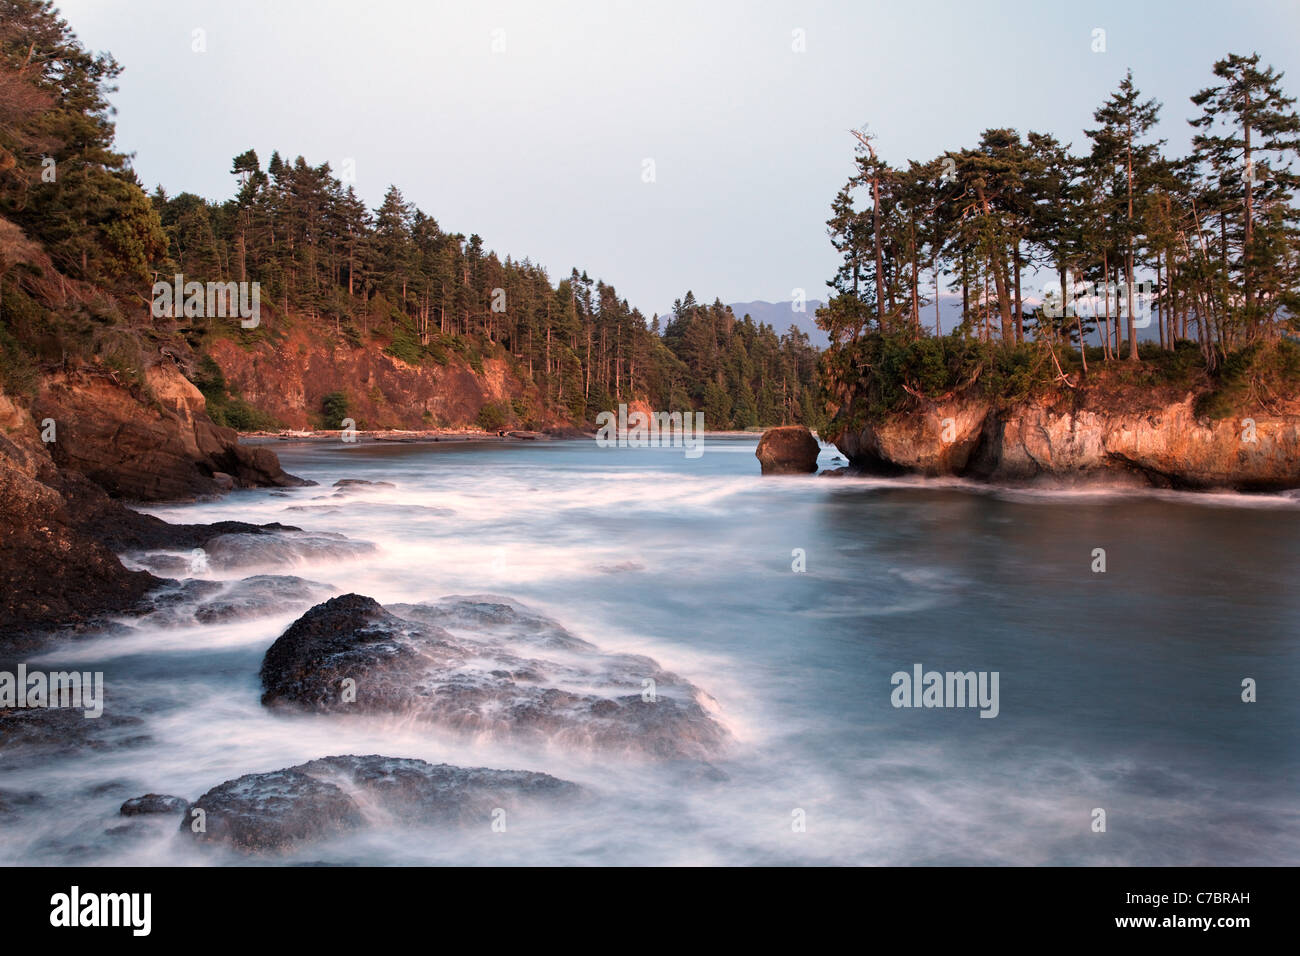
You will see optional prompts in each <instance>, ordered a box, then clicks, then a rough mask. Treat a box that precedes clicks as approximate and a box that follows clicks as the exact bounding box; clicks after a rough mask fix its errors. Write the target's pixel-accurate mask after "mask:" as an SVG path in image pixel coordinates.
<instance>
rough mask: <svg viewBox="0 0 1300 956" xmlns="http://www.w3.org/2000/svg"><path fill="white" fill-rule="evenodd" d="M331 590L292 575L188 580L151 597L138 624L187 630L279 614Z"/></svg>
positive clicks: (321, 596)
mask: <svg viewBox="0 0 1300 956" xmlns="http://www.w3.org/2000/svg"><path fill="white" fill-rule="evenodd" d="M333 591H334V588H333V587H331V586H330V585H328V584H322V583H320V582H318V581H308V580H306V579H305V578H299V577H294V576H292V575H275V574H258V575H254V576H253V577H249V578H243V579H242V580H239V581H206V580H202V579H198V578H190V579H187V580H185V581H182V582H179V583H175V584H168V585H165V586H163V587H162V588H159V589H158V590H157V591H155V592H154V593H152V594H150V595H149V596H148V597H147V598H146V599H145V603H146V604H147V605H149V606H151V607H152V608H153V610H152V611H150V612H149V613H148V614H146V615H144V616H143V617H141V618H140V620H139V623H141V624H149V625H153V626H158V627H189V626H193V625H195V624H221V623H224V622H227V621H236V620H243V619H246V618H253V617H261V616H264V615H268V614H282V613H284V612H285V611H287V610H290V609H292V608H293V607H294V605H298V606H299V607H303V606H306V605H310V604H314V603H315V602H317V601H319V600H321V599H322V598H324V597H326V596H327V595H329V594H330V593H332V592H333Z"/></svg>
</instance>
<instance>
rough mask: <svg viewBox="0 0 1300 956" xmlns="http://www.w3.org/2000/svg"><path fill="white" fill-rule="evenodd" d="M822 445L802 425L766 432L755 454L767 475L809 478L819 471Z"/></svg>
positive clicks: (779, 427)
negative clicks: (807, 476) (805, 476)
mask: <svg viewBox="0 0 1300 956" xmlns="http://www.w3.org/2000/svg"><path fill="white" fill-rule="evenodd" d="M820 452H821V445H819V444H818V443H817V439H816V438H814V437H813V435H812V432H810V431H809V430H808V429H807V427H805V426H803V425H780V426H778V427H776V428H769V429H768V430H767V431H765V432H763V437H762V438H760V439H759V440H758V448H756V449H755V450H754V455H755V456H756V457H757V458H758V463H759V465H760V466H761V468H762V471H763V474H765V475H806V474H809V473H811V472H814V471H816V470H817V455H818V454H819V453H820Z"/></svg>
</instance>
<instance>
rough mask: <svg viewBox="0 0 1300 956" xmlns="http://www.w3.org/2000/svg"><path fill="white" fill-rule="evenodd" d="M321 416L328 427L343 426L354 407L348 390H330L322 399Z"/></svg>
mask: <svg viewBox="0 0 1300 956" xmlns="http://www.w3.org/2000/svg"><path fill="white" fill-rule="evenodd" d="M320 404H321V416H322V421H323V422H324V424H325V427H326V428H342V427H343V419H345V418H347V417H348V411H349V410H350V409H351V407H352V402H351V399H349V398H348V395H347V393H346V392H330V393H329V394H328V395H326V396H325V397H324V398H322V399H321V403H320Z"/></svg>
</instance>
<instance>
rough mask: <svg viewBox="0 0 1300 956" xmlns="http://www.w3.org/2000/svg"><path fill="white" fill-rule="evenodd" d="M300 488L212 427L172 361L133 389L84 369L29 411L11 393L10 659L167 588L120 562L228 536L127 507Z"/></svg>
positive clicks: (3, 445)
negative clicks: (133, 553)
mask: <svg viewBox="0 0 1300 956" xmlns="http://www.w3.org/2000/svg"><path fill="white" fill-rule="evenodd" d="M301 483H302V482H301V480H300V479H298V478H294V477H293V476H292V475H287V474H285V472H284V471H283V470H282V469H281V468H280V463H279V460H278V459H277V458H276V456H275V453H274V452H272V451H270V450H269V449H262V448H247V447H244V446H241V445H240V444H239V443H238V436H236V434H235V433H234V432H233V431H231V430H230V429H228V428H218V427H217V426H216V425H214V424H213V423H212V422H211V421H210V420H209V419H208V417H207V415H206V414H205V412H204V401H203V396H202V395H201V394H200V393H199V392H198V390H197V389H196V388H195V387H194V386H193V385H192V384H190V382H189V381H188V380H187V379H186V378H185V377H184V375H182V374H181V372H180V370H179V368H178V367H177V366H176V365H175V363H174V362H173V361H172V359H170V358H169V357H168V356H167V355H165V354H162V353H159V354H158V355H157V356H156V357H155V358H154V364H152V365H151V366H150V367H148V368H147V369H145V370H144V371H143V372H142V373H141V381H138V382H134V383H127V382H123V381H122V380H120V379H119V377H118V376H117V375H116V374H115V373H112V372H109V371H108V370H106V369H104V368H102V367H81V368H75V369H69V370H66V371H59V372H52V373H50V374H48V375H45V376H43V377H42V378H41V380H40V382H39V384H38V387H37V388H36V391H35V395H34V396H27V397H24V398H23V399H22V400H15V399H14V398H12V397H11V396H9V395H6V394H4V393H3V392H0V573H2V574H3V576H4V582H5V587H4V595H3V601H2V602H0V651H3V650H4V649H5V648H6V647H8V646H16V644H15V642H23V641H26V640H27V639H28V638H34V636H35V635H37V634H39V633H49V632H50V631H52V630H54V629H61V628H74V629H75V628H77V627H80V626H83V625H90V624H95V623H97V622H98V621H100V620H101V619H102V618H103V617H104V616H105V615H111V614H117V613H122V612H125V611H128V610H131V609H133V608H137V607H139V605H140V602H141V600H142V599H143V598H144V596H145V595H146V594H147V593H148V592H149V591H151V590H152V589H154V588H156V587H157V586H158V585H160V584H161V583H162V582H161V581H160V580H159V579H158V578H156V577H154V576H153V575H151V574H149V573H147V572H144V571H128V570H127V569H126V568H124V567H123V566H122V563H121V562H120V561H119V560H118V558H117V556H116V554H115V551H117V550H121V549H124V548H128V547H132V546H135V547H140V546H153V547H182V548H194V547H199V546H201V545H202V544H203V543H204V542H205V541H207V540H208V539H209V538H211V537H213V536H215V535H217V534H219V533H221V532H222V531H229V530H231V529H230V528H222V527H220V526H203V525H171V524H168V523H167V522H165V521H161V520H159V519H157V518H154V517H151V516H149V515H143V514H140V513H139V512H136V511H133V510H131V509H130V508H127V507H126V506H125V505H124V504H122V503H121V501H119V500H118V499H122V498H126V499H135V500H161V499H169V498H189V497H195V496H198V495H205V494H216V493H220V492H221V491H224V490H228V489H230V488H233V487H237V486H255V485H290V484H301ZM236 530H240V531H251V532H257V531H259V530H261V529H259V528H257V527H255V526H252V525H248V526H243V525H241V526H240V527H239V528H238V529H236Z"/></svg>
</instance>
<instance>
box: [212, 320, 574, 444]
mask: <svg viewBox="0 0 1300 956" xmlns="http://www.w3.org/2000/svg"><path fill="white" fill-rule="evenodd" d="M207 353H208V355H209V356H210V357H211V358H212V359H213V361H215V362H216V364H217V366H218V367H219V368H220V370H221V373H222V375H223V376H224V378H225V380H226V382H227V383H228V384H229V386H230V388H231V391H232V392H234V393H236V394H238V395H239V396H240V397H241V398H242V399H243V400H245V401H247V402H248V404H249V405H251V406H253V407H254V408H256V409H257V410H258V411H260V412H263V413H266V414H267V415H270V416H271V417H272V418H274V419H275V420H276V421H278V422H279V423H280V424H282V425H285V426H288V427H290V428H310V427H317V426H320V425H325V426H326V427H333V428H337V427H339V426H338V423H337V422H323V421H321V412H322V402H323V399H324V398H325V396H327V395H332V394H334V395H343V396H345V397H346V401H347V416H348V417H350V418H352V419H353V420H354V421H355V422H356V423H357V426H358V427H359V428H373V429H383V428H406V429H411V428H415V429H418V428H429V427H441V426H464V425H474V424H475V423H476V422H478V421H479V414H480V412H481V411H482V410H483V408H484V406H485V405H489V404H492V405H495V406H496V407H497V408H498V409H499V410H500V411H501V413H502V416H503V418H504V420H505V421H506V422H514V423H515V424H518V425H528V426H530V427H540V426H543V425H546V424H560V423H563V421H562V420H561V419H557V418H556V417H555V416H554V414H548V413H547V412H545V411H544V410H543V404H544V403H543V400H542V396H541V394H540V392H539V391H538V389H537V387H536V386H535V385H533V384H532V383H531V382H526V381H524V380H523V379H522V378H521V377H520V375H519V374H518V373H517V372H516V371H515V370H514V369H512V368H511V365H510V363H509V362H508V361H506V360H505V359H504V358H501V357H494V356H478V357H467V356H464V355H461V354H459V353H456V352H450V353H449V354H447V355H445V356H444V358H445V364H439V363H436V362H432V361H426V362H424V363H422V364H409V363H407V362H405V361H403V360H402V359H400V358H398V357H397V356H395V355H391V354H389V353H388V352H386V351H385V350H384V349H382V348H381V347H379V346H378V345H375V344H371V345H370V346H367V347H364V348H362V347H357V346H353V345H350V344H348V343H346V342H343V341H338V340H331V339H330V338H328V337H326V336H323V335H321V334H319V333H317V332H313V331H312V330H310V329H309V328H308V327H306V326H290V327H288V328H287V329H286V330H285V336H284V338H282V339H277V340H262V341H257V342H254V343H251V344H250V343H244V342H241V341H239V340H237V339H229V338H225V339H216V340H214V341H211V342H210V343H209V344H208V345H207ZM503 423H504V422H503Z"/></svg>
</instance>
